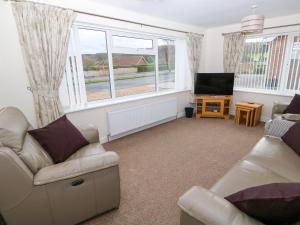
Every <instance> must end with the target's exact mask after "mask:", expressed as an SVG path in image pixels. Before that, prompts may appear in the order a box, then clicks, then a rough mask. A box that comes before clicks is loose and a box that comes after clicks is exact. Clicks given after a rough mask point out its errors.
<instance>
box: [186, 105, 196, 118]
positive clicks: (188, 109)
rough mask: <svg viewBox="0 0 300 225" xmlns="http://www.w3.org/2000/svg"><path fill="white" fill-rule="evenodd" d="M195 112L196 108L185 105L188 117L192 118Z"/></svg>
mask: <svg viewBox="0 0 300 225" xmlns="http://www.w3.org/2000/svg"><path fill="white" fill-rule="evenodd" d="M193 114H194V108H193V107H185V117H186V118H192V117H193Z"/></svg>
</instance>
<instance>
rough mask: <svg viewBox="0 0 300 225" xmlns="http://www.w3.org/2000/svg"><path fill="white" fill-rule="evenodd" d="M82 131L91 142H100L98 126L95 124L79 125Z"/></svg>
mask: <svg viewBox="0 0 300 225" xmlns="http://www.w3.org/2000/svg"><path fill="white" fill-rule="evenodd" d="M78 129H79V131H80V133H81V134H82V135H83V136H84V138H85V139H86V140H87V141H88V142H89V143H90V144H92V143H98V142H99V141H100V138H99V131H98V128H97V127H96V126H94V125H87V126H81V127H78Z"/></svg>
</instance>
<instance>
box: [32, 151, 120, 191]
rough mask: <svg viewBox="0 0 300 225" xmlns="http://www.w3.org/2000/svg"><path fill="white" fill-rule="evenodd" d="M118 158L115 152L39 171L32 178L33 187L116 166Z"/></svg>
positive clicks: (70, 161) (74, 160)
mask: <svg viewBox="0 0 300 225" xmlns="http://www.w3.org/2000/svg"><path fill="white" fill-rule="evenodd" d="M118 163H119V156H118V155H117V153H115V152H104V153H101V154H97V155H91V156H88V157H83V158H78V159H73V160H69V161H65V162H63V163H59V164H55V165H51V166H48V167H44V168H43V169H41V170H40V171H39V172H38V173H37V174H36V175H35V177H34V185H44V184H48V183H52V182H56V181H59V180H65V179H69V178H74V177H77V176H80V175H83V174H87V173H91V172H95V171H98V170H102V169H105V168H108V167H112V166H116V165H118Z"/></svg>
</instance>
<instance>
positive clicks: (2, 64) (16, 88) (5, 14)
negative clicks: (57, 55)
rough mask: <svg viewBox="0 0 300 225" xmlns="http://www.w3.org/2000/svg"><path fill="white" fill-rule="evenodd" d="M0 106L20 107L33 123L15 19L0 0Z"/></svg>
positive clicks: (31, 102) (8, 7)
mask: <svg viewBox="0 0 300 225" xmlns="http://www.w3.org/2000/svg"><path fill="white" fill-rule="evenodd" d="M0 30H1V34H0V108H1V107H3V106H15V107H18V108H20V109H21V110H22V111H23V112H24V113H25V114H26V115H27V116H28V118H29V120H30V121H31V122H32V123H34V124H35V114H34V108H33V99H32V95H31V93H30V92H29V91H28V90H27V89H26V87H27V86H29V84H28V79H27V76H26V74H25V66H24V63H23V57H22V52H21V48H20V45H19V39H18V34H17V29H16V26H15V21H14V18H13V16H12V11H11V8H10V6H9V4H8V3H7V2H4V1H0Z"/></svg>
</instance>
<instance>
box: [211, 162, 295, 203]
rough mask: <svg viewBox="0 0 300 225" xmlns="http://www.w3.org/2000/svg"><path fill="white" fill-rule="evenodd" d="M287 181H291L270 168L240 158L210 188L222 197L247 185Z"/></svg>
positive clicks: (247, 186)
mask: <svg viewBox="0 0 300 225" xmlns="http://www.w3.org/2000/svg"><path fill="white" fill-rule="evenodd" d="M289 182H291V181H290V180H288V179H287V178H284V177H282V176H280V175H278V174H277V173H275V172H273V171H272V170H270V169H267V168H264V167H262V166H260V165H258V164H256V163H254V162H251V161H247V160H242V161H240V162H238V163H237V164H236V165H235V166H234V167H233V168H232V169H230V170H229V171H228V172H227V173H226V174H225V176H223V177H222V178H221V179H220V180H219V181H218V182H217V183H216V184H215V185H214V186H213V187H212V188H211V189H210V190H211V191H212V192H214V193H216V194H217V195H218V196H220V197H223V198H224V197H226V196H228V195H231V194H233V193H236V192H238V191H241V190H244V189H246V188H249V187H255V186H259V185H263V184H270V183H289Z"/></svg>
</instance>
